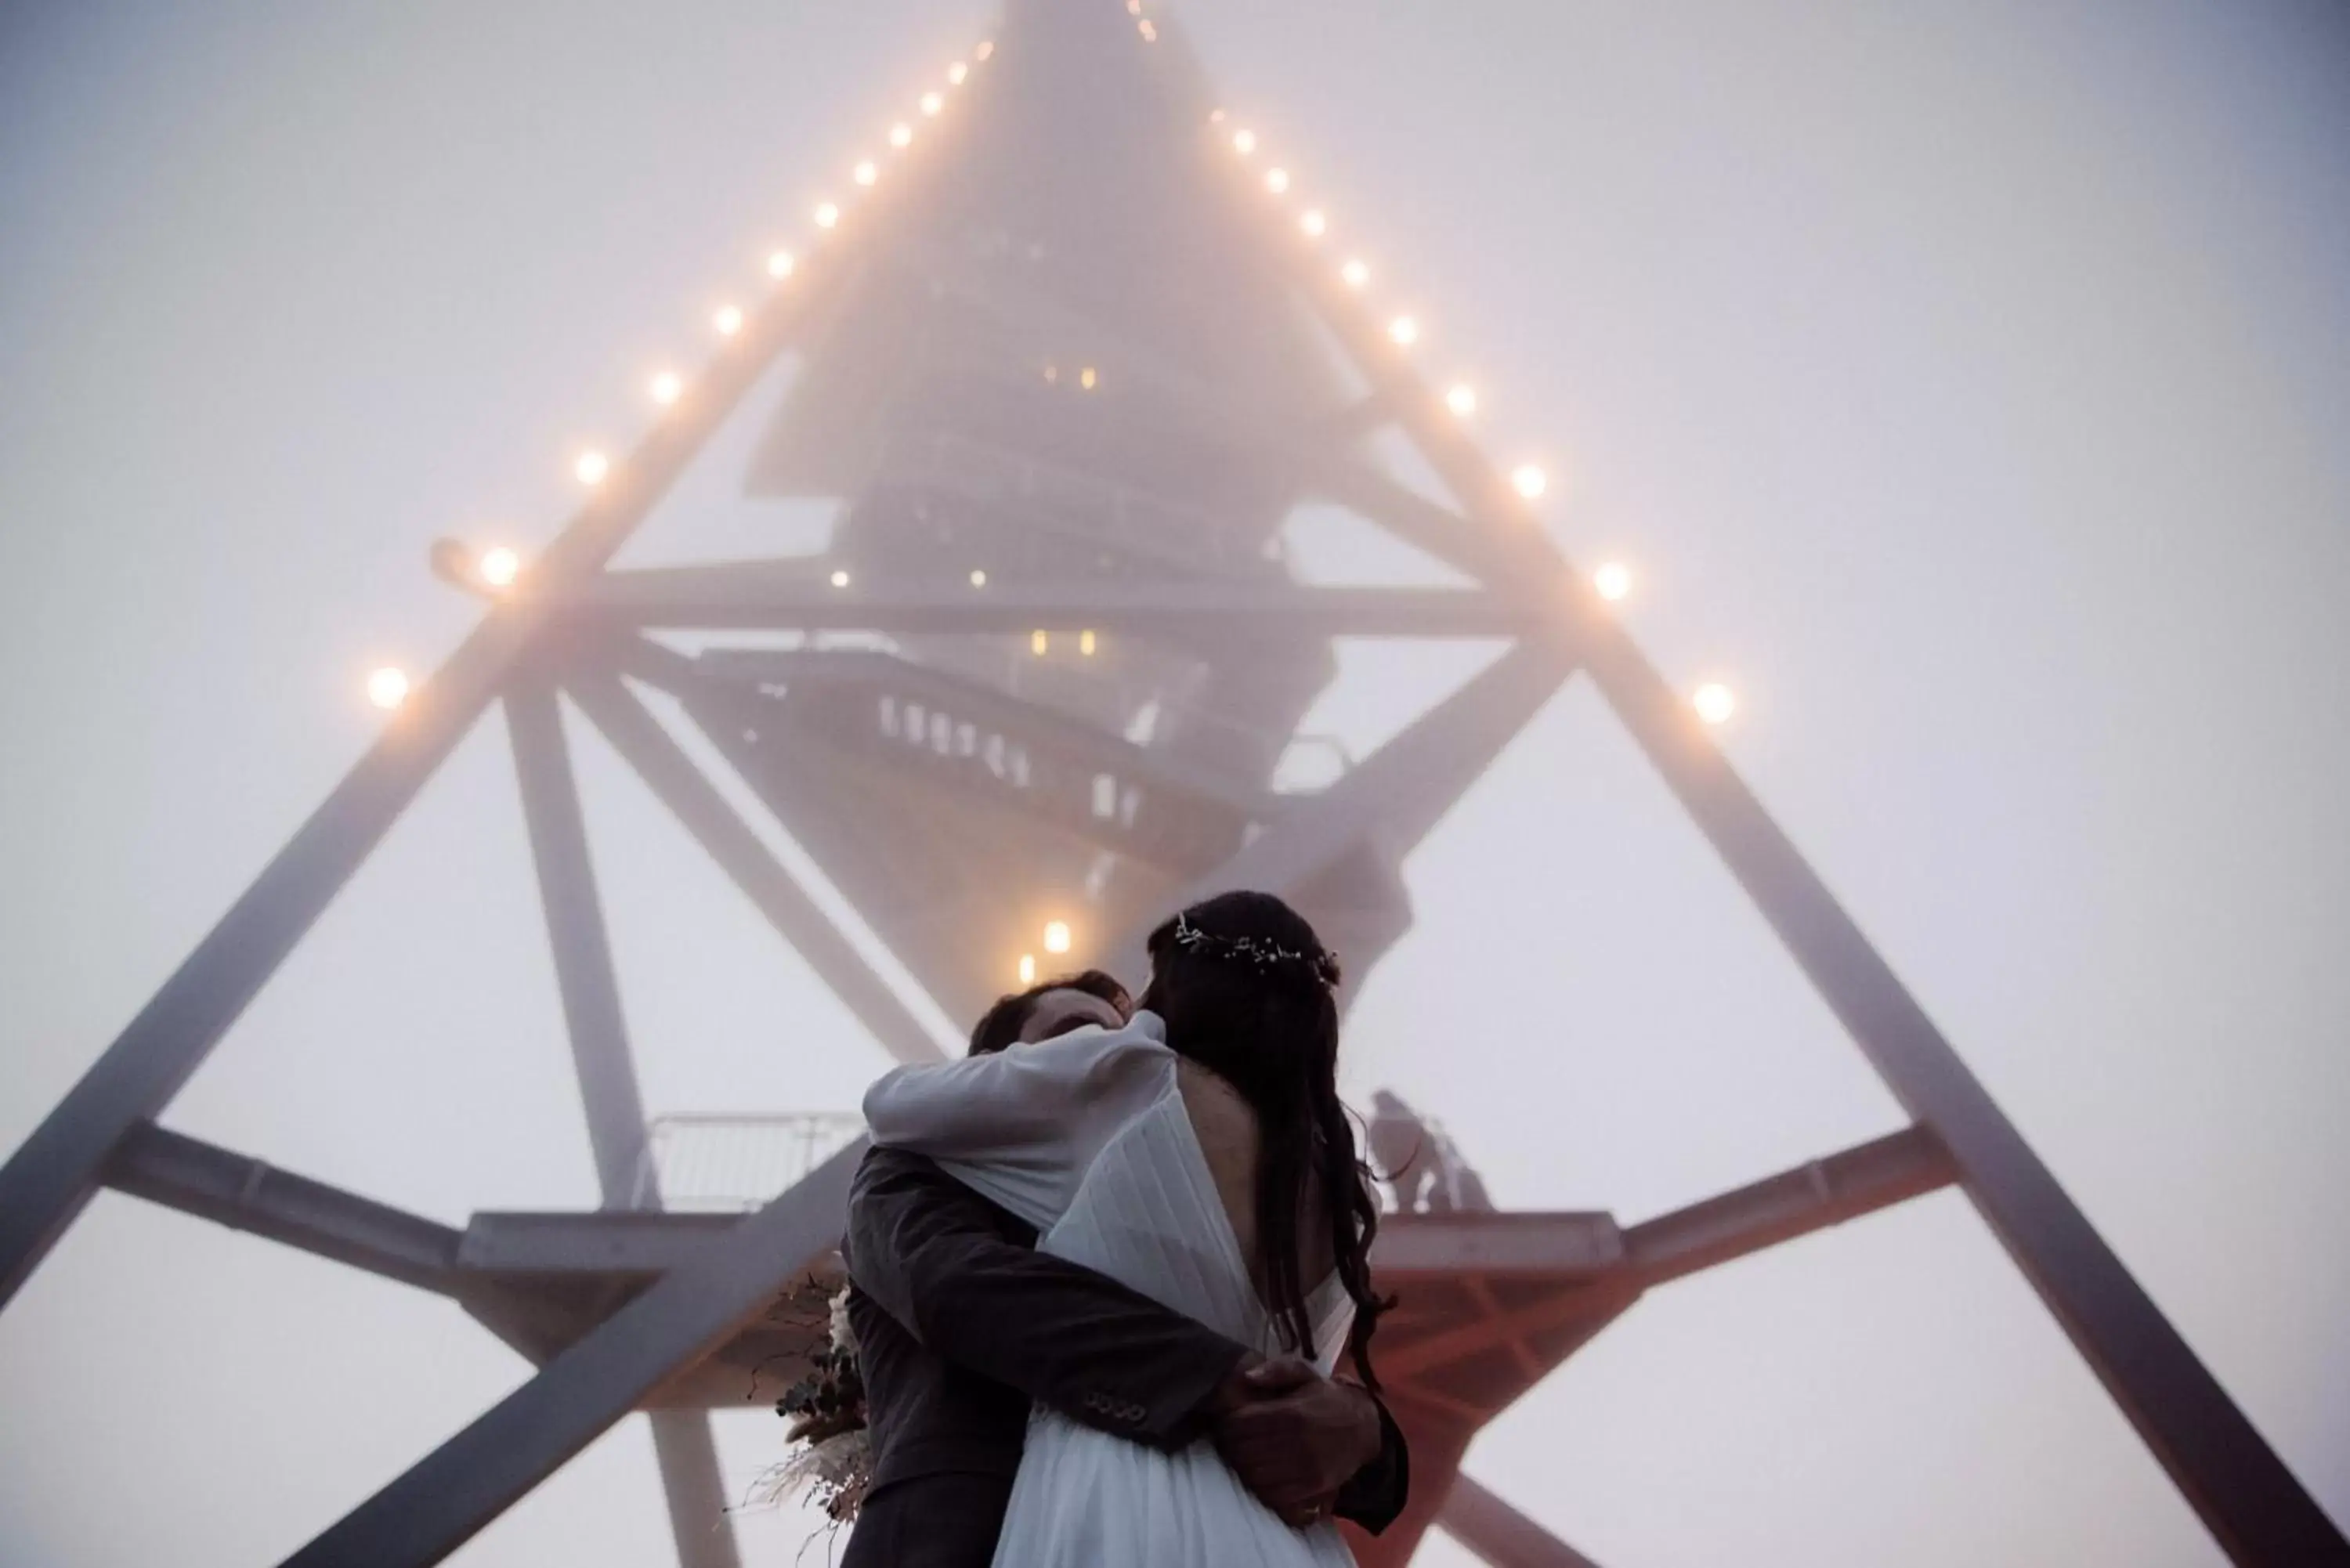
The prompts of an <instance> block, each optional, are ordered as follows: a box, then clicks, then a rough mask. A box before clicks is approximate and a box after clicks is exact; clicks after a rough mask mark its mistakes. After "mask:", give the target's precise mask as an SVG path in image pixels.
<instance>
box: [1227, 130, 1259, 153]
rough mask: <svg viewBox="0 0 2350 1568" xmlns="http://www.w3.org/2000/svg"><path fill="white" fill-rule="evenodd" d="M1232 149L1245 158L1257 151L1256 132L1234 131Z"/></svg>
mask: <svg viewBox="0 0 2350 1568" xmlns="http://www.w3.org/2000/svg"><path fill="white" fill-rule="evenodd" d="M1232 151H1235V152H1237V153H1239V154H1240V155H1241V156H1242V157H1243V158H1246V157H1247V156H1248V155H1249V154H1250V153H1252V152H1254V151H1256V132H1255V131H1253V130H1235V131H1233V132H1232Z"/></svg>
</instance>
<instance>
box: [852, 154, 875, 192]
mask: <svg viewBox="0 0 2350 1568" xmlns="http://www.w3.org/2000/svg"><path fill="white" fill-rule="evenodd" d="M849 178H850V179H852V180H855V181H856V182H858V184H859V185H868V186H869V185H871V184H872V183H873V182H875V181H876V180H879V178H881V171H880V170H879V169H878V168H876V167H874V163H873V160H871V159H870V158H868V159H866V160H865V161H863V162H861V163H859V164H858V166H857V168H856V170H855V171H853V172H852V173H851V174H850V175H849Z"/></svg>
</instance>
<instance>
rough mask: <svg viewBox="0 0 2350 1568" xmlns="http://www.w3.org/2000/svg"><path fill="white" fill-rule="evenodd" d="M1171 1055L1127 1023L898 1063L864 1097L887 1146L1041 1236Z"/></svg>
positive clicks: (869, 1119) (1167, 1076) (1157, 1088)
mask: <svg viewBox="0 0 2350 1568" xmlns="http://www.w3.org/2000/svg"><path fill="white" fill-rule="evenodd" d="M1174 1067H1175V1058H1174V1054H1173V1053H1171V1052H1170V1051H1169V1050H1168V1049H1167V1048H1166V1047H1165V1046H1164V1045H1162V1044H1159V1042H1158V1041H1157V1040H1156V1039H1155V1038H1153V1037H1151V1035H1150V1034H1149V1033H1146V1032H1144V1031H1141V1030H1137V1029H1134V1028H1132V1027H1129V1028H1127V1029H1123V1030H1119V1031H1118V1032H1117V1033H1111V1032H1109V1031H1107V1030H1103V1029H1081V1030H1078V1031H1076V1033H1071V1034H1065V1035H1063V1036H1061V1037H1060V1038H1059V1039H1057V1040H1049V1041H1045V1043H1043V1044H1036V1045H1014V1046H1013V1047H1011V1048H1010V1049H1009V1050H1004V1051H999V1052H996V1053H995V1054H993V1055H987V1056H968V1057H965V1058H963V1059H962V1060H961V1061H958V1062H941V1063H938V1064H926V1065H922V1066H915V1067H899V1068H898V1069H897V1070H896V1071H895V1072H891V1073H888V1074H885V1075H882V1076H881V1077H880V1078H879V1080H877V1081H876V1082H875V1083H874V1085H873V1086H872V1087H871V1088H869V1089H868V1090H866V1091H865V1123H866V1126H867V1127H868V1128H870V1129H871V1132H872V1135H873V1141H874V1143H875V1144H876V1145H878V1146H879V1147H885V1148H902V1149H905V1150H907V1151H908V1152H910V1153H913V1154H921V1155H928V1156H929V1157H930V1158H932V1159H934V1160H936V1161H937V1162H938V1163H939V1167H940V1168H941V1169H943V1170H944V1171H946V1172H947V1174H948V1175H950V1176H951V1177H953V1178H954V1179H956V1180H958V1181H960V1182H962V1184H963V1185H964V1186H965V1187H968V1188H970V1189H972V1191H974V1192H976V1193H978V1194H979V1195H980V1196H981V1197H983V1198H984V1199H988V1200H989V1201H990V1202H993V1203H995V1204H997V1205H999V1206H1000V1207H1002V1208H1004V1209H1007V1210H1011V1211H1012V1212H1013V1213H1014V1214H1015V1215H1017V1216H1019V1218H1020V1219H1022V1220H1024V1221H1026V1222H1027V1223H1028V1224H1030V1225H1033V1226H1035V1228H1036V1229H1037V1230H1039V1231H1045V1230H1049V1229H1050V1228H1051V1227H1052V1224H1053V1222H1054V1221H1055V1220H1058V1219H1059V1218H1060V1217H1061V1216H1062V1214H1063V1213H1064V1212H1066V1210H1067V1209H1068V1207H1069V1203H1070V1200H1071V1199H1073V1198H1075V1197H1076V1189H1077V1183H1078V1181H1079V1180H1080V1179H1082V1178H1083V1177H1084V1176H1085V1173H1086V1168H1087V1167H1088V1166H1090V1165H1091V1164H1092V1163H1093V1160H1094V1157H1095V1156H1096V1155H1097V1154H1099V1153H1100V1152H1101V1149H1102V1146H1103V1145H1104V1144H1106V1143H1107V1142H1108V1140H1109V1137H1110V1135H1111V1134H1113V1133H1115V1132H1116V1131H1117V1130H1118V1128H1119V1127H1123V1126H1125V1125H1126V1123H1127V1122H1128V1121H1129V1120H1130V1119H1132V1118H1133V1117H1134V1116H1136V1115H1137V1114H1139V1112H1140V1111H1142V1110H1143V1109H1145V1108H1146V1107H1147V1106H1149V1105H1150V1104H1151V1103H1152V1101H1153V1100H1155V1099H1156V1098H1157V1096H1159V1094H1161V1093H1163V1092H1164V1091H1165V1089H1166V1087H1167V1085H1168V1084H1169V1083H1170V1081H1171V1079H1172V1076H1173V1073H1174Z"/></svg>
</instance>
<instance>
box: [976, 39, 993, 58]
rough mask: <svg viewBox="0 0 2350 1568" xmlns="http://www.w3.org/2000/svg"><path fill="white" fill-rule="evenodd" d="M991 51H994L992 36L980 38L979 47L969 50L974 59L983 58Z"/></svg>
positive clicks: (991, 52) (990, 53)
mask: <svg viewBox="0 0 2350 1568" xmlns="http://www.w3.org/2000/svg"><path fill="white" fill-rule="evenodd" d="M993 53H995V40H994V39H993V38H982V39H981V40H980V41H979V47H977V48H975V49H973V50H972V52H971V57H972V59H974V60H983V59H985V58H987V57H988V56H990V55H992V54H993Z"/></svg>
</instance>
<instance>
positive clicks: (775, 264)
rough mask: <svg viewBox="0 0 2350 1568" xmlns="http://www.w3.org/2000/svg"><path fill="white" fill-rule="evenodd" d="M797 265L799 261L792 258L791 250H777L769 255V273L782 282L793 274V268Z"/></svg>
mask: <svg viewBox="0 0 2350 1568" xmlns="http://www.w3.org/2000/svg"><path fill="white" fill-rule="evenodd" d="M797 265H799V263H797V262H795V261H794V260H793V259H792V253H791V252H789V251H775V252H773V253H771V254H769V255H768V257H767V275H768V276H769V277H772V278H775V279H776V280H777V281H779V282H780V281H781V280H782V279H784V278H787V277H789V276H791V275H792V269H793V268H794V267H795V266H797Z"/></svg>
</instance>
